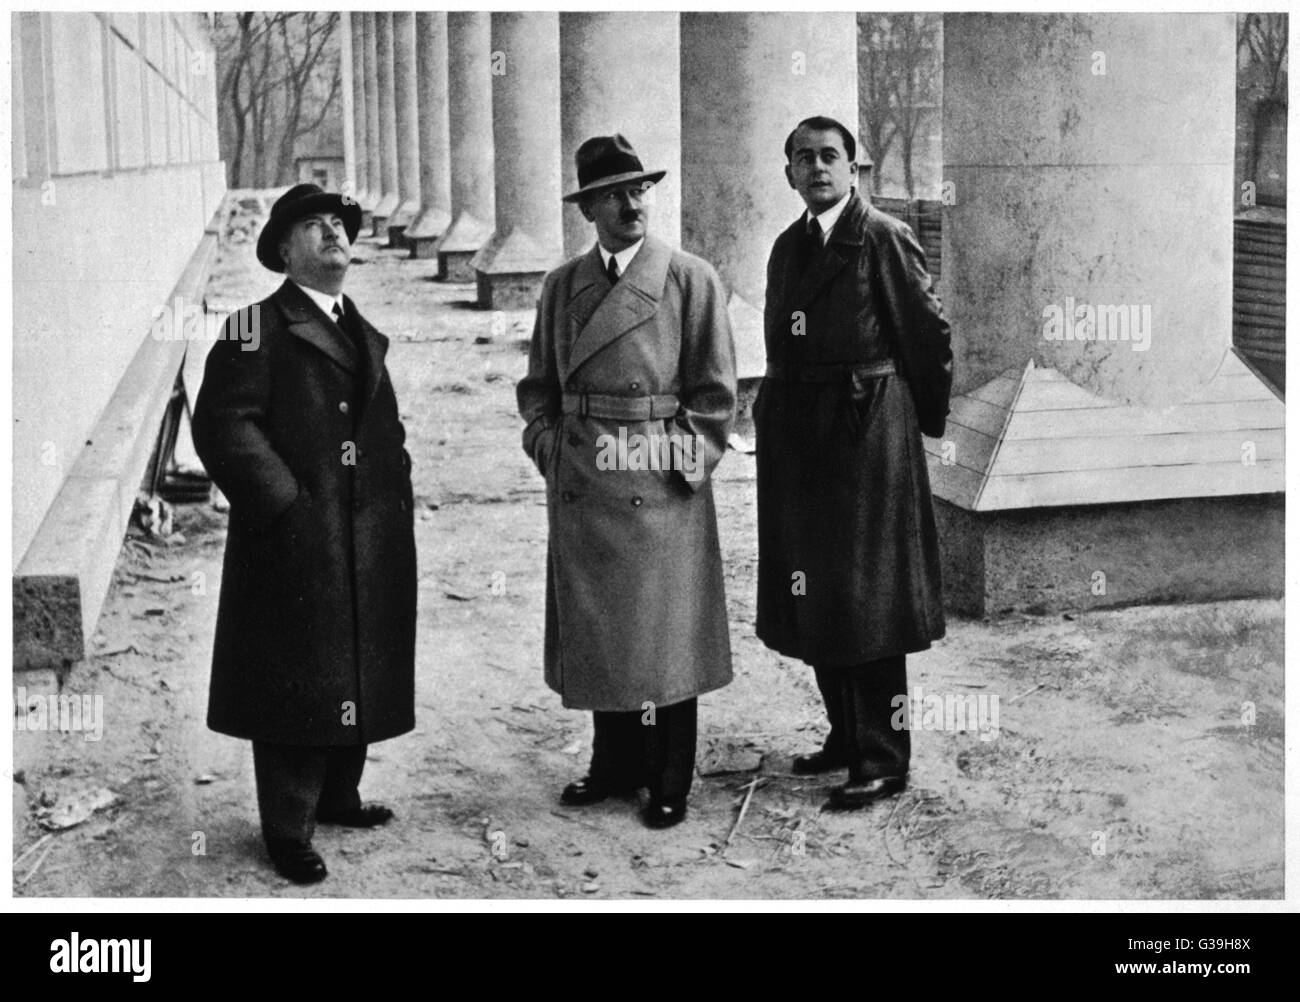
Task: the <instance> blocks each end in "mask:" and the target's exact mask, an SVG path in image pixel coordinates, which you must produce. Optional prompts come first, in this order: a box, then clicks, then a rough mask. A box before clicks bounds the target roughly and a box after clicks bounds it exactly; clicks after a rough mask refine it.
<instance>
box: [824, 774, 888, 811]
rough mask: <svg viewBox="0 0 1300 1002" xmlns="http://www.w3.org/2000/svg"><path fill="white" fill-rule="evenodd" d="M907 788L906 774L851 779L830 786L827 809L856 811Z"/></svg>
mask: <svg viewBox="0 0 1300 1002" xmlns="http://www.w3.org/2000/svg"><path fill="white" fill-rule="evenodd" d="M905 789H907V777H906V776H878V777H877V778H875V779H851V780H849V781H848V782H847V783H844V784H842V785H840V786H836V787H832V788H831V799H830V800H828V801H827V802H826V807H827V809H828V810H832V811H857V810H861V809H862V808H863V807H867V806H868V805H870V804H874V803H875V802H876V801H877V800H883V799H884V798H885V797H892V796H894V795H895V794H897V793H902V792H903V790H905Z"/></svg>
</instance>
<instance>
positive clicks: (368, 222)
mask: <svg viewBox="0 0 1300 1002" xmlns="http://www.w3.org/2000/svg"><path fill="white" fill-rule="evenodd" d="M374 225H375V214H374V213H373V212H371V211H370V210H369V209H362V210H361V227H360V228H359V229H358V230H357V232H358V233H365V232H366V231H367V230H373V229H374Z"/></svg>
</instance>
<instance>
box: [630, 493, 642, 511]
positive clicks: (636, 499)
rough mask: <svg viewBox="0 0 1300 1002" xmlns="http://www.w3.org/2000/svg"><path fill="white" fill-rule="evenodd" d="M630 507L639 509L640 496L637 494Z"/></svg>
mask: <svg viewBox="0 0 1300 1002" xmlns="http://www.w3.org/2000/svg"><path fill="white" fill-rule="evenodd" d="M632 507H633V508H640V507H641V495H639V494H638V495H637V496H636V497H634V498H633V499H632Z"/></svg>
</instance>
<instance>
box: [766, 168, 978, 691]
mask: <svg viewBox="0 0 1300 1002" xmlns="http://www.w3.org/2000/svg"><path fill="white" fill-rule="evenodd" d="M806 241H807V237H806V236H805V222H804V217H803V216H801V217H800V218H799V219H798V220H797V221H796V222H795V223H794V224H793V225H792V226H791V227H789V228H788V229H787V230H785V232H783V233H782V234H781V235H780V236H779V237H778V238H777V240H776V243H775V245H774V246H773V248H772V254H771V257H770V259H769V262H768V269H767V302H766V309H765V340H766V346H767V358H768V377H767V378H765V379H764V381H763V385H762V388H761V390H760V392H759V396H758V399H757V400H756V401H755V404H754V420H755V425H756V434H757V439H758V441H757V466H758V533H759V550H758V553H759V570H758V624H757V626H758V636H759V638H760V639H761V640H762V641H763V642H764V643H766V644H767V645H768V646H769V647H771V648H773V649H775V650H777V651H779V652H781V653H782V654H785V655H787V656H789V657H793V658H799V659H800V660H803V661H806V662H808V663H809V664H814V665H818V666H821V665H825V666H836V665H853V664H860V663H863V662H866V661H869V660H874V659H877V658H884V657H889V656H892V655H896V654H906V653H908V652H911V651H918V650H924V649H925V648H927V647H929V646H930V642H931V641H932V640H935V639H937V638H939V637H941V636H943V633H944V616H943V601H942V592H941V582H940V572H939V541H938V536H937V533H936V530H935V522H934V512H933V508H932V502H931V496H930V482H929V476H928V474H927V471H926V459H925V451H924V448H923V446H922V443H921V432H922V431H925V432H926V433H927V434H929V435H932V436H938V435H941V434H942V433H943V427H944V421H945V418H946V416H947V413H948V396H949V392H950V389H951V386H952V351H951V346H950V332H949V328H948V323H947V321H946V320H945V319H944V316H943V311H942V307H941V306H940V304H939V301H938V299H937V298H936V297H935V296H934V293H933V292H932V290H931V285H930V278H929V275H928V273H927V271H926V267H925V255H924V252H923V251H922V250H921V247H920V245H919V244H918V243H917V241H916V238H915V237H914V236H913V234H912V232H911V230H910V229H909V228H908V227H907V226H906V225H905V224H903V223H901V222H899V221H898V220H896V219H893V218H892V217H890V216H887V215H885V214H884V213H881V212H879V211H878V210H876V209H874V208H871V207H870V206H869V205H868V204H867V203H866V202H865V201H864V200H863V199H862V198H860V197H859V196H858V195H857V194H856V193H855V194H854V195H852V196H851V197H850V199H849V201H848V203H847V204H846V206H845V208H844V211H843V212H842V214H841V215H840V218H839V219H838V220H837V222H836V225H835V226H834V227H833V228H832V230H831V233H830V236H829V238H828V240H827V242H826V244H825V246H824V247H820V246H818V247H816V248H815V249H813V250H811V251H809V249H808V247H809V245H808V244H807V242H806ZM888 360H892V361H893V363H894V365H895V368H896V370H897V371H896V373H895V374H893V375H888V374H886V375H868V374H866V373H868V372H870V371H871V370H870V369H869V368H865V367H867V366H870V365H871V364H872V363H882V362H887V361H888ZM854 367H857V371H856V372H855V371H854ZM876 368H877V370H879V368H880V367H879V366H877V367H876ZM884 368H886V369H887V368H888V367H887V366H885V367H884ZM828 373H829V375H828ZM780 375H784V376H785V377H786V378H774V376H780ZM804 376H810V377H811V378H808V379H807V380H805V379H803V378H802V377H804Z"/></svg>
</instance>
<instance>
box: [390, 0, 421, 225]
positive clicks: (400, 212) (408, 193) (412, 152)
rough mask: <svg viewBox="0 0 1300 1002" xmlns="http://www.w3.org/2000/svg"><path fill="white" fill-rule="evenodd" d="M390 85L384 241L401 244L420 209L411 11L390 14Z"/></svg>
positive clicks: (418, 127) (413, 17)
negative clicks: (391, 170)
mask: <svg viewBox="0 0 1300 1002" xmlns="http://www.w3.org/2000/svg"><path fill="white" fill-rule="evenodd" d="M393 89H394V92H395V97H396V105H397V107H396V112H397V115H396V117H397V208H396V209H395V210H393V214H392V215H391V216H389V218H388V244H389V246H390V247H404V246H405V245H406V241H405V239H404V237H403V234H404V233H405V232H406V228H407V227H408V226H410V225H411V223H413V222H415V217H416V216H417V215H419V212H420V120H419V115H418V110H417V103H418V92H419V83H418V78H417V75H416V55H415V14H414V13H412V12H411V11H399V12H397V13H395V14H393Z"/></svg>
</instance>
